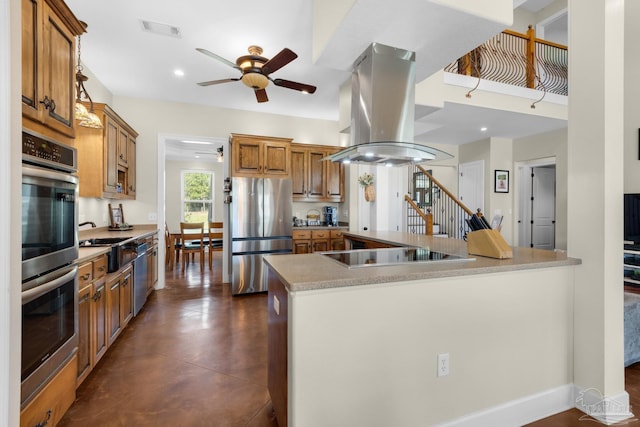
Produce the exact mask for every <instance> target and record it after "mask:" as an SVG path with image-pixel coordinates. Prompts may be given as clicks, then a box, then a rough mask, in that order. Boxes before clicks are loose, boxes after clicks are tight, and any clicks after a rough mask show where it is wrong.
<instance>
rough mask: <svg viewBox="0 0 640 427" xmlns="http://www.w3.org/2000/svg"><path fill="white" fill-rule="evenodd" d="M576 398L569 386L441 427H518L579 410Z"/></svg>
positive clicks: (444, 424) (448, 422)
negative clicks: (573, 409) (576, 406)
mask: <svg viewBox="0 0 640 427" xmlns="http://www.w3.org/2000/svg"><path fill="white" fill-rule="evenodd" d="M574 396H577V394H575V387H574V385H573V384H566V385H563V386H560V387H557V388H554V389H551V390H547V391H543V392H540V393H537V394H534V395H531V396H526V397H523V398H521V399H517V400H513V401H511V402H507V403H504V404H502V405H498V406H494V407H492V408H488V409H485V410H483V411H479V412H475V413H473V414H469V415H465V416H464V417H460V418H456V419H455V420H451V421H447V422H445V423H442V424H438V427H485V426H486V427H495V426H502V427H508V426H514V427H517V426H521V425H523V424H527V423H531V422H533V421H536V420H539V419H542V418H546V417H548V416H550V415H553V414H557V413H558V412H562V411H566V410H568V409H571V408H573V407H575V397H574ZM627 398H628V396H627ZM627 401H628V400H627Z"/></svg>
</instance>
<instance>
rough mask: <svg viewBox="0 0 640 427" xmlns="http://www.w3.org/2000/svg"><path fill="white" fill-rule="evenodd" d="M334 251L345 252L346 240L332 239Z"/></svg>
mask: <svg viewBox="0 0 640 427" xmlns="http://www.w3.org/2000/svg"><path fill="white" fill-rule="evenodd" d="M331 250H332V251H344V239H331Z"/></svg>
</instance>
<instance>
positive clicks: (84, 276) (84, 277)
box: [80, 273, 91, 280]
mask: <svg viewBox="0 0 640 427" xmlns="http://www.w3.org/2000/svg"><path fill="white" fill-rule="evenodd" d="M89 277H91V273H87V274H83V275H82V277H80V278H81V279H82V280H89Z"/></svg>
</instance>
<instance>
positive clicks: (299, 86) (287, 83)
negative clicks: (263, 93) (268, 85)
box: [273, 79, 316, 93]
mask: <svg viewBox="0 0 640 427" xmlns="http://www.w3.org/2000/svg"><path fill="white" fill-rule="evenodd" d="M273 84H274V85H276V86H282V87H286V88H288V89H293V90H299V91H300V92H306V93H314V92H315V91H316V87H315V86H311V85H307V84H304V83H298V82H292V81H291V80H283V79H275V80H273Z"/></svg>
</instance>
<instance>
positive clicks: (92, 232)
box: [76, 224, 159, 264]
mask: <svg viewBox="0 0 640 427" xmlns="http://www.w3.org/2000/svg"><path fill="white" fill-rule="evenodd" d="M158 232H159V230H158V226H157V225H155V224H143V225H134V226H133V229H131V230H125V231H110V230H109V229H108V228H107V227H100V228H90V229H87V230H81V231H79V232H78V239H79V240H86V239H102V238H105V237H124V238H127V239H139V238H143V237H147V236H150V235H152V234H153V233H158ZM110 250H111V247H109V246H80V247H79V250H78V259H77V260H76V263H77V264H82V263H84V262H87V261H89V260H91V259H93V258H95V257H97V256H99V255H102V254H106V253H107V252H109V251H110Z"/></svg>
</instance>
